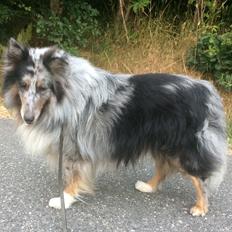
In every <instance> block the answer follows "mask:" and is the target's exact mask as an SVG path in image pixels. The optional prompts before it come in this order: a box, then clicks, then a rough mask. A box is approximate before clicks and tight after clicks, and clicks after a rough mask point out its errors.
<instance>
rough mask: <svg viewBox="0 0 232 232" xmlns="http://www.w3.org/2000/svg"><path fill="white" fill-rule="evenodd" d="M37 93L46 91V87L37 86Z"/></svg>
mask: <svg viewBox="0 0 232 232" xmlns="http://www.w3.org/2000/svg"><path fill="white" fill-rule="evenodd" d="M36 89H37V92H43V91H45V90H47V87H46V86H42V85H41V86H37V88H36Z"/></svg>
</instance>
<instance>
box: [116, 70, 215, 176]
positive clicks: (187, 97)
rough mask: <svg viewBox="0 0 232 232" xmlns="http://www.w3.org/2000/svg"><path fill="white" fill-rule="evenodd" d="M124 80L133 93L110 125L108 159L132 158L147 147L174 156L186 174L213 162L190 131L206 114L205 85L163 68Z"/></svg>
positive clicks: (197, 127)
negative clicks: (111, 150) (111, 151)
mask: <svg viewBox="0 0 232 232" xmlns="http://www.w3.org/2000/svg"><path fill="white" fill-rule="evenodd" d="M129 81H130V83H131V85H133V86H134V95H133V97H132V98H131V100H130V101H129V103H128V104H127V105H126V106H125V108H124V109H123V111H122V112H123V113H122V115H121V116H120V118H119V120H117V122H116V123H115V125H114V127H113V129H112V143H113V144H114V148H115V150H114V153H113V159H114V160H117V162H118V163H120V162H124V163H125V164H128V163H129V162H132V163H133V162H135V161H136V160H137V158H138V157H139V156H140V155H141V154H143V153H144V151H145V152H146V151H151V152H152V155H153V156H159V155H162V156H165V157H169V158H179V160H180V163H181V165H182V167H183V169H184V170H186V171H187V172H188V173H189V174H191V175H195V176H201V177H206V176H208V175H209V173H210V172H211V171H213V169H214V163H216V162H215V160H212V158H211V156H210V154H202V151H200V150H199V149H198V141H197V138H196V136H195V134H196V133H197V132H198V131H199V130H201V129H202V128H203V123H204V121H205V119H206V117H207V113H208V112H207V110H208V108H207V107H206V103H207V101H208V97H209V94H210V93H209V90H208V89H207V88H206V87H205V86H204V85H202V84H200V83H199V82H194V81H191V80H189V79H186V78H183V77H178V76H174V75H168V74H145V75H137V76H134V77H132V78H131V79H130V80H129ZM169 86H170V89H169V88H168V87H169ZM204 152H206V150H205V151H204Z"/></svg>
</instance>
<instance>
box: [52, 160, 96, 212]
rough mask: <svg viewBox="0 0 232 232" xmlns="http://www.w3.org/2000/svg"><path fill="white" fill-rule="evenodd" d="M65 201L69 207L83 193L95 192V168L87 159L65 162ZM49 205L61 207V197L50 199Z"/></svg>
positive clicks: (66, 206)
mask: <svg viewBox="0 0 232 232" xmlns="http://www.w3.org/2000/svg"><path fill="white" fill-rule="evenodd" d="M64 166H65V169H64V182H65V188H64V203H65V208H66V209H67V208H69V207H70V206H71V205H72V204H73V203H74V202H76V201H77V198H78V197H80V194H81V193H90V194H92V193H93V182H94V173H95V172H94V168H93V166H92V165H91V164H90V163H89V162H85V161H79V162H78V161H76V162H74V161H66V162H65V163H64ZM49 206H50V207H53V208H56V209H60V208H61V202H60V197H55V198H52V199H50V201H49Z"/></svg>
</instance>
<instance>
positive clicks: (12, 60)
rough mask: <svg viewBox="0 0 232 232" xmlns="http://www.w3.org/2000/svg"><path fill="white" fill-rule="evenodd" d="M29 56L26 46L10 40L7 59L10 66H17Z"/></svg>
mask: <svg viewBox="0 0 232 232" xmlns="http://www.w3.org/2000/svg"><path fill="white" fill-rule="evenodd" d="M28 55H29V52H28V49H27V48H26V47H25V46H23V45H21V44H19V43H18V42H17V41H16V40H15V39H13V38H10V40H9V43H8V49H7V52H6V57H5V59H6V62H7V63H8V64H17V63H19V62H21V61H22V60H25V59H27V57H28Z"/></svg>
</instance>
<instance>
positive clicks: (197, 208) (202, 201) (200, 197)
mask: <svg viewBox="0 0 232 232" xmlns="http://www.w3.org/2000/svg"><path fill="white" fill-rule="evenodd" d="M190 178H191V180H192V183H193V185H194V187H195V190H196V204H195V205H194V206H193V207H192V208H191V210H190V213H191V214H192V215H193V216H204V215H205V214H206V213H207V212H208V199H207V196H206V193H205V192H204V189H203V186H202V183H201V180H200V179H199V178H198V177H194V176H190Z"/></svg>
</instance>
